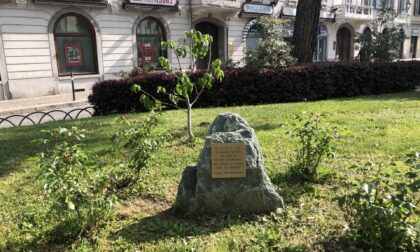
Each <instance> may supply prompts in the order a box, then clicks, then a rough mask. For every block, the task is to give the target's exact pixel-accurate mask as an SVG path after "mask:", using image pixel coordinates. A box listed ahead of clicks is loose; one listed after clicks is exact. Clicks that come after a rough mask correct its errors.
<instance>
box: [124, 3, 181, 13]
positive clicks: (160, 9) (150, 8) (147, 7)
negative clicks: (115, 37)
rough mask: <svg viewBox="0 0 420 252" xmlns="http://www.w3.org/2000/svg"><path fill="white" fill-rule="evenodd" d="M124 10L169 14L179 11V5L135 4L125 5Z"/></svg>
mask: <svg viewBox="0 0 420 252" xmlns="http://www.w3.org/2000/svg"><path fill="white" fill-rule="evenodd" d="M123 8H124V9H126V10H142V11H157V12H167V11H178V10H179V9H178V4H176V5H175V6H168V5H151V4H135V3H124V4H123Z"/></svg>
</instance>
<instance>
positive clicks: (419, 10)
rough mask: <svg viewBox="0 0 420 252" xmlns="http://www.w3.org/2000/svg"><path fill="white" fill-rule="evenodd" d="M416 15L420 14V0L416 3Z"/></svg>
mask: <svg viewBox="0 0 420 252" xmlns="http://www.w3.org/2000/svg"><path fill="white" fill-rule="evenodd" d="M414 15H416V16H418V15H420V0H416V2H415V3H414Z"/></svg>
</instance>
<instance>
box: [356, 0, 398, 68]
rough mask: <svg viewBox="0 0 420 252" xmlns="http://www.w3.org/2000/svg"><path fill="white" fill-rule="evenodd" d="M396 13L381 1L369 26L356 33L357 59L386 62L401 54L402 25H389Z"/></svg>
mask: <svg viewBox="0 0 420 252" xmlns="http://www.w3.org/2000/svg"><path fill="white" fill-rule="evenodd" d="M396 16H397V13H396V12H395V10H394V9H393V8H389V7H386V4H385V2H384V1H382V4H381V7H380V8H379V9H378V16H377V17H376V18H375V19H374V20H373V21H372V22H370V28H366V29H365V31H364V32H363V33H356V37H355V42H356V43H358V44H359V46H360V47H361V48H360V51H359V59H360V61H362V62H368V61H374V62H387V61H393V60H395V59H398V58H399V57H400V55H401V50H402V43H403V42H404V39H405V35H404V33H403V32H401V29H402V28H403V27H402V25H397V26H390V25H391V24H393V21H394V19H395V17H396Z"/></svg>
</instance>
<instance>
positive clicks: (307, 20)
mask: <svg viewBox="0 0 420 252" xmlns="http://www.w3.org/2000/svg"><path fill="white" fill-rule="evenodd" d="M320 11H321V0H299V2H298V5H297V11H296V19H295V27H294V31H293V40H292V45H293V46H294V48H293V56H294V57H296V58H297V60H298V63H308V62H312V59H313V54H314V49H315V42H316V37H317V34H316V33H317V32H316V31H317V27H318V23H319V13H320Z"/></svg>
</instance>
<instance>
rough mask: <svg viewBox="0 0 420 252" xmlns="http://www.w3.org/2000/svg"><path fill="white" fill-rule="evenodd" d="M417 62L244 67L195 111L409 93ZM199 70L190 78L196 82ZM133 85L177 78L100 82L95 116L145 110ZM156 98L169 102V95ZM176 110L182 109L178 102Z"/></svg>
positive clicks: (229, 73) (169, 86)
mask: <svg viewBox="0 0 420 252" xmlns="http://www.w3.org/2000/svg"><path fill="white" fill-rule="evenodd" d="M418 69H420V62H416V61H410V62H394V63H324V64H319V63H318V64H309V65H301V66H294V67H288V68H279V69H270V70H261V71H255V70H251V69H245V68H237V69H230V70H225V71H224V73H225V78H224V79H223V81H222V82H221V83H216V84H215V85H214V86H213V88H212V90H204V92H203V94H202V96H201V97H200V99H199V100H198V101H197V104H196V105H195V106H196V107H217V106H235V105H254V104H266V103H279V102H294V101H303V100H308V101H315V100H321V99H328V98H336V97H354V96H359V95H372V94H384V93H393V92H403V91H410V90H413V89H414V88H415V86H416V85H418V84H419V83H420V71H418ZM202 75H203V73H202V72H197V73H195V74H192V75H191V76H190V78H191V79H192V81H196V80H197V79H198V77H200V76H202ZM133 84H139V85H140V86H141V87H142V90H144V91H146V92H149V93H155V91H156V88H157V86H162V87H164V88H165V89H166V90H174V88H175V86H176V78H175V77H174V76H173V75H167V74H165V73H161V72H153V73H149V74H143V73H142V72H141V74H139V75H136V74H135V73H134V72H133V73H132V74H131V77H128V78H122V79H118V80H107V81H102V82H99V83H97V84H95V85H94V86H93V93H92V94H91V95H90V96H89V101H90V103H91V104H92V105H93V106H94V108H95V113H96V114H114V113H127V112H134V111H145V109H144V106H143V105H142V104H141V103H140V102H139V99H138V95H137V94H134V93H133V92H132V91H131V89H130V88H131V86H132V85H133ZM156 98H157V99H159V100H161V101H163V102H167V103H170V102H171V101H170V100H169V99H168V96H167V95H165V94H157V95H156ZM179 106H181V107H185V104H183V103H182V102H180V103H179Z"/></svg>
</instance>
